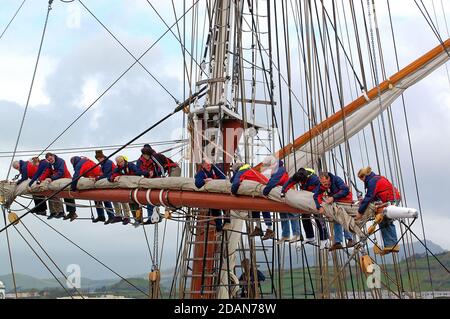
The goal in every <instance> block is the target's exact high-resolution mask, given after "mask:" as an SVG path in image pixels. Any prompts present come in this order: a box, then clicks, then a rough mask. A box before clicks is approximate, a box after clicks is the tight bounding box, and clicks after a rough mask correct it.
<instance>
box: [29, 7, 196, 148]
mask: <svg viewBox="0 0 450 319" xmlns="http://www.w3.org/2000/svg"><path fill="white" fill-rule="evenodd" d="M198 1H199V0H197V2H198ZM194 5H195V4H194ZM194 5H192V6H191V7H190V8H189V9H188V10H187V11H186V12H185V13H184V14H183V15H182V16H181V17H180V18H179V19H178V20H180V19H182V18H183V17H184V16H185V15H186V14H187V13H188V12H189V11H190V10H191V9H192V8H193V7H194ZM178 20H177V21H176V22H175V23H174V24H172V26H170V27H169V28H168V29H167V30H166V31H165V32H164V33H163V34H161V36H160V37H159V38H158V39H156V40H155V41H154V42H153V43H152V45H151V46H150V47H149V48H148V49H147V50H145V51H144V53H142V54H141V55H140V56H139V58H138V59H137V60H136V61H134V62H133V63H132V64H131V65H130V66H129V67H128V68H127V69H126V70H125V71H123V72H122V73H121V74H120V76H119V77H118V78H117V79H116V80H114V81H113V82H112V83H111V84H110V85H109V86H108V87H107V88H106V89H105V90H104V91H103V92H102V93H101V94H100V95H99V96H98V97H97V98H96V99H95V100H94V101H93V102H92V103H91V104H90V105H89V106H88V107H86V108H85V110H84V111H83V112H81V113H80V114H79V115H78V116H77V117H76V118H75V119H74V120H73V121H72V122H71V123H70V124H69V125H68V126H67V127H66V128H65V129H64V130H63V131H62V132H61V133H60V134H59V135H58V136H57V137H56V138H55V139H54V140H53V141H52V142H51V143H50V144H49V145H47V147H46V148H45V149H44V150H42V152H41V153H40V154H39V155H38V156H41V155H42V154H43V153H44V152H45V151H46V150H47V149H48V148H49V147H50V146H52V145H53V144H54V143H55V142H56V141H57V140H58V139H59V138H60V137H61V136H63V135H64V134H65V133H66V132H67V131H68V130H69V129H70V128H71V127H72V126H73V125H74V124H75V123H76V122H77V121H78V120H79V119H80V118H81V117H83V115H84V114H86V113H87V112H88V111H89V110H90V109H91V108H92V107H93V106H94V105H95V104H96V103H97V102H98V101H99V100H100V99H101V98H102V97H103V96H104V95H105V94H106V93H107V92H108V91H109V90H110V89H111V88H112V87H113V86H114V85H115V84H116V83H118V82H119V81H120V79H122V78H123V77H124V76H125V74H127V73H128V72H129V71H130V70H131V69H132V68H133V67H134V66H135V65H136V64H137V63H138V62H139V61H140V60H141V59H142V58H143V57H144V56H145V55H146V54H147V53H148V52H149V51H150V50H151V49H153V48H154V46H155V45H156V44H157V43H158V42H159V41H161V39H162V38H164V36H165V35H166V34H167V33H169V31H171V30H172V28H173V27H174V26H175V25H176V24H177V23H178Z"/></svg>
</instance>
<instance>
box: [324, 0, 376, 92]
mask: <svg viewBox="0 0 450 319" xmlns="http://www.w3.org/2000/svg"><path fill="white" fill-rule="evenodd" d="M320 3H321V4H322V8H323V11H324V13H325V14H326V17H327V18H328V21H329V23H330V24H331V27H332V28H333V30H334V32H335V35H336V39H337V40H338V43H339V44H340V46H341V47H342V50H343V52H344V55H345V58H346V59H347V62H348V63H349V65H350V67H351V69H352V71H353V75H354V76H355V79H356V80H357V81H358V84H359V87H360V89H361V91H363V92H364V91H366V90H367V87H365V86H364V85H363V84H362V83H361V80H360V79H359V77H358V74H357V73H356V70H355V68H354V67H353V64H352V62H351V60H350V58H349V57H348V54H347V51H346V50H345V47H344V45H343V43H342V41H341V38H340V37H339V36H338V31H337V29H336V26H335V25H334V24H333V21H332V20H331V18H330V15H329V14H328V11H327V9H326V8H325V4H324V3H323V0H320ZM333 4H334V2H333Z"/></svg>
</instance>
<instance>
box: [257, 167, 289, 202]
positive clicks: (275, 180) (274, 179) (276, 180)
mask: <svg viewBox="0 0 450 319" xmlns="http://www.w3.org/2000/svg"><path fill="white" fill-rule="evenodd" d="M288 178H289V176H288V174H287V172H286V168H285V167H284V166H279V167H278V169H277V171H276V172H275V173H274V174H272V176H270V179H269V181H268V182H267V185H266V187H264V189H263V195H264V196H267V195H269V193H270V191H271V190H272V189H273V188H274V187H275V186H278V185H284V183H285V182H286V180H287V179H288Z"/></svg>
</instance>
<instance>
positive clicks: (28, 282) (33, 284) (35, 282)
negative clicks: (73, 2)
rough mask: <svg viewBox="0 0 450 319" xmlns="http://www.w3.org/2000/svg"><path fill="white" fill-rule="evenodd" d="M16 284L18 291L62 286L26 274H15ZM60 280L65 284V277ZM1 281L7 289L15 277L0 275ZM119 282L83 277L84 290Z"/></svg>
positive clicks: (12, 285)
mask: <svg viewBox="0 0 450 319" xmlns="http://www.w3.org/2000/svg"><path fill="white" fill-rule="evenodd" d="M15 277H16V285H17V290H18V291H25V290H30V289H37V290H44V289H46V288H61V286H60V284H59V283H58V282H57V281H56V280H55V279H54V278H52V279H38V278H35V277H32V276H28V275H24V274H15ZM58 280H59V281H60V282H61V283H63V284H64V285H65V283H66V279H65V278H62V277H61V278H58ZM0 281H2V282H3V283H4V284H5V286H6V287H7V291H10V290H12V289H13V287H14V284H13V279H12V276H11V274H8V275H2V276H0ZM115 282H117V279H106V280H92V279H89V278H81V287H82V289H83V290H87V291H91V290H94V289H98V288H100V287H104V286H110V285H112V284H113V283H115Z"/></svg>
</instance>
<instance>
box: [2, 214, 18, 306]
mask: <svg viewBox="0 0 450 319" xmlns="http://www.w3.org/2000/svg"><path fill="white" fill-rule="evenodd" d="M2 212H3V221H4V223H5V226H6V225H7V222H6V212H5V207H4V206H3V205H2ZM6 244H7V246H8V257H9V266H10V268H11V275H12V279H13V286H14V293H15V296H16V299H17V298H18V295H17V284H16V275H15V271H14V263H13V258H12V252H11V243H10V241H9V233H8V231H6Z"/></svg>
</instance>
